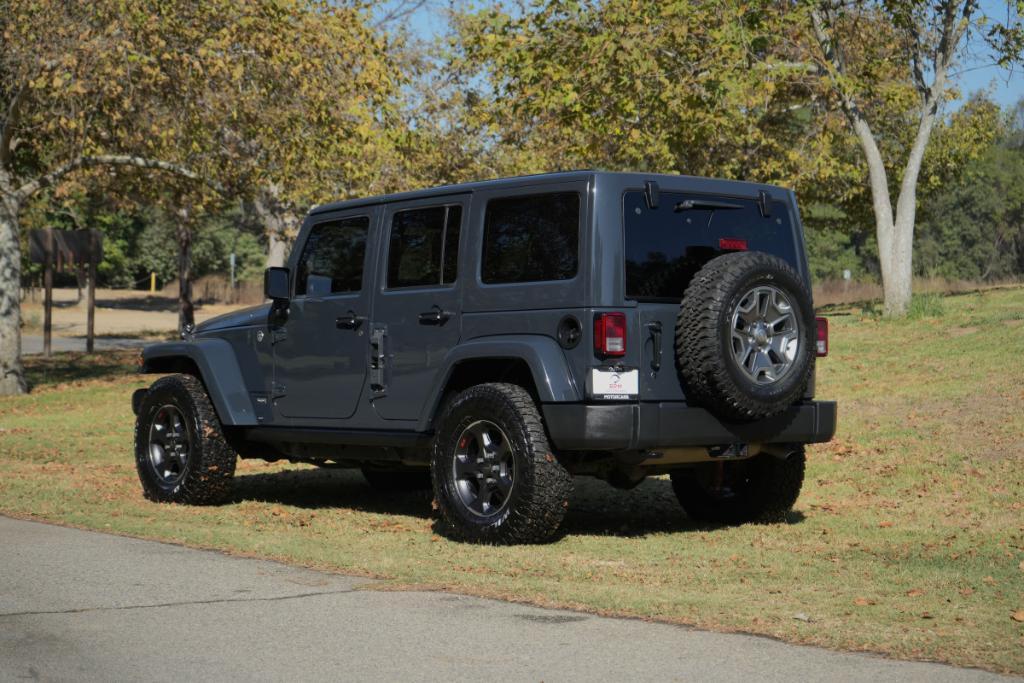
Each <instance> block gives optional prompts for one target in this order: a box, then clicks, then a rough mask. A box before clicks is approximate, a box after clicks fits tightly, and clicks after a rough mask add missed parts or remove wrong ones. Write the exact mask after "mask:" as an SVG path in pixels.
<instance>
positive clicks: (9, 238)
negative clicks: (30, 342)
mask: <svg viewBox="0 0 1024 683" xmlns="http://www.w3.org/2000/svg"><path fill="white" fill-rule="evenodd" d="M0 191H3V190H0ZM19 208H20V207H19V206H18V204H17V203H16V202H14V201H12V200H11V199H9V198H8V197H3V196H0V396H7V395H11V394H23V393H25V391H26V390H27V386H26V384H25V372H24V369H23V368H22V365H21V300H20V298H19V296H18V295H19V292H20V290H21V249H20V248H19V244H18V213H19V212H18V209H19Z"/></svg>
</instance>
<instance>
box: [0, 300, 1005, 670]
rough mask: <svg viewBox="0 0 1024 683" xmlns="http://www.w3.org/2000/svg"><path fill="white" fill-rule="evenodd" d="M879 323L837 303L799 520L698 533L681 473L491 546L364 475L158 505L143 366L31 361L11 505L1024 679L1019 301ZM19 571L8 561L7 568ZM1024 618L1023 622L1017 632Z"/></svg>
mask: <svg viewBox="0 0 1024 683" xmlns="http://www.w3.org/2000/svg"><path fill="white" fill-rule="evenodd" d="M915 310H916V311H917V313H918V314H919V317H917V318H915V319H912V320H906V321H899V322H889V321H883V320H880V319H878V318H877V317H874V316H873V315H870V314H866V313H864V312H863V311H861V310H859V309H856V308H853V309H849V308H847V309H838V310H835V311H832V312H831V316H832V317H831V323H832V335H831V336H832V354H831V356H830V357H829V358H827V359H825V360H824V361H822V362H821V363H820V365H819V371H818V394H819V396H821V397H822V398H834V399H837V400H839V401H840V427H839V433H838V435H837V437H836V440H835V441H834V442H833V443H831V444H826V445H821V446H817V447H814V448H812V449H811V451H810V454H809V463H808V470H807V481H806V483H805V486H804V492H803V495H802V496H801V498H800V500H799V501H798V503H797V506H796V508H795V510H794V513H793V514H792V516H791V518H790V521H789V523H788V524H782V525H774V526H756V525H751V526H744V527H739V528H710V527H701V526H695V525H693V524H691V523H690V522H688V521H687V519H686V518H685V516H684V515H683V513H682V512H681V510H680V508H679V506H678V504H677V503H676V501H675V499H674V498H673V496H672V492H671V489H670V488H669V483H668V481H667V480H665V479H653V480H649V481H647V482H645V483H644V484H643V485H642V486H641V487H639V488H638V489H635V490H633V491H629V492H622V491H616V490H613V489H611V488H610V487H608V486H607V485H605V484H603V483H601V482H597V481H592V480H585V479H578V480H577V491H576V494H575V496H574V498H573V500H572V501H571V510H570V513H569V516H568V518H567V520H566V523H565V529H566V535H565V536H564V538H562V539H561V540H559V541H558V542H556V543H553V544H551V545H547V546H541V547H510V548H495V547H476V546H470V545H463V544H458V543H454V542H450V541H448V540H446V539H444V538H441V537H439V536H437V535H436V534H435V533H434V532H433V528H432V518H431V506H430V500H429V496H423V495H419V496H418V495H410V496H404V497H390V496H387V495H383V494H377V493H374V492H373V491H372V490H371V489H370V488H369V487H368V486H367V485H366V484H365V483H364V482H363V480H362V478H361V477H360V475H358V474H355V473H348V472H339V471H320V470H317V469H315V468H309V467H301V466H287V467H285V466H280V465H269V464H264V463H256V462H249V461H243V462H241V463H240V466H239V470H238V476H237V479H236V485H235V489H234V490H235V496H234V499H233V501H232V502H231V503H229V504H227V505H223V506H219V507H212V508H194V507H178V506H171V505H157V504H154V503H150V502H147V501H146V500H144V499H143V498H142V495H141V493H140V487H139V483H138V480H137V478H136V475H135V469H134V463H133V458H132V426H133V417H132V415H131V409H130V407H129V396H130V394H131V392H132V390H133V389H135V388H136V387H140V386H143V385H144V383H145V379H144V378H141V377H138V376H135V375H133V374H131V371H132V370H133V369H134V355H133V354H103V355H99V356H96V357H93V358H86V357H83V356H78V355H63V356H59V357H56V358H54V359H52V360H50V361H44V360H42V359H31V360H30V361H29V370H30V379H31V381H32V383H33V384H34V389H33V391H32V393H31V394H30V395H28V396H23V397H17V398H13V397H5V398H0V512H4V513H8V514H11V515H16V516H25V517H34V518H39V519H46V520H51V521H54V522H59V523H64V524H73V525H77V526H82V527H88V528H94V529H99V530H104V531H111V532H116V533H124V534H130V535H133V536H141V537H145V538H154V539H160V540H167V541H172V542H176V543H184V544H188V545H193V546H200V547H209V548H219V549H223V550H227V551H230V552H233V553H238V554H245V555H258V556H261V557H269V558H276V559H280V560H283V561H286V562H291V563H296V564H301V565H306V566H311V567H318V568H323V569H333V570H338V571H343V572H346V573H354V574H364V575H367V576H375V577H383V578H388V579H390V581H389V582H388V583H386V584H384V588H403V587H409V586H415V587H430V588H437V589H445V590H454V591H460V592H465V593H472V594H476V595H484V596H491V597H498V598H505V599H511V600H518V601H526V602H531V603H535V604H539V605H552V606H554V605H557V606H563V607H570V608H577V609H582V610H587V611H592V612H598V613H603V614H618V615H631V616H638V617H643V618H650V619H657V620H661V621H669V622H676V623H683V624H692V625H695V626H699V627H702V628H709V629H720V630H736V631H745V632H750V633H758V634H765V635H770V636H775V637H778V638H782V639H784V640H787V641H792V642H800V643H812V644H817V645H823V646H826V647H831V648H841V649H849V650H868V651H875V652H882V653H887V654H890V655H893V656H897V657H903V658H913V659H929V660H939V661H945V662H950V663H953V664H959V665H970V666H979V667H984V668H986V669H991V670H995V671H1010V672H1017V673H1024V623H1022V622H1021V621H1019V619H1024V383H1022V379H1024V341H1022V336H1024V289H1020V288H1017V289H998V290H988V291H984V292H980V293H977V294H965V295H959V296H955V297H949V298H945V299H937V300H932V301H929V302H926V305H922V306H919V307H917V308H916V309H915ZM0 571H2V564H0ZM1015 616H1016V618H1015Z"/></svg>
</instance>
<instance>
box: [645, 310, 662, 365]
mask: <svg viewBox="0 0 1024 683" xmlns="http://www.w3.org/2000/svg"><path fill="white" fill-rule="evenodd" d="M647 329H649V330H650V331H651V346H652V347H653V348H652V349H651V351H652V354H651V369H652V370H654V371H655V372H657V371H658V370H661V321H660V320H652V321H651V322H649V323H647Z"/></svg>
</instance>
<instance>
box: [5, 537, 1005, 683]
mask: <svg viewBox="0 0 1024 683" xmlns="http://www.w3.org/2000/svg"><path fill="white" fill-rule="evenodd" d="M369 585H372V582H370V581H367V580H366V579H359V578H352V577H347V576H340V575H337V574H326V573H321V572H314V571H309V570H305V569H296V568H293V567H288V566H285V565H281V564H277V563H274V562H267V561H262V560H247V559H239V558H232V557H228V556H226V555H222V554H220V553H215V552H204V551H198V550H190V549H187V548H181V547H178V546H173V545H166V544H162V543H153V542H149V541H139V540H134V539H127V538H121V537H116V536H108V535H104V534H98V533H93V532H87V531H78V530H75V529H65V528H61V527H55V526H49V525H44V524H39V523H35V522H25V521H18V520H12V519H8V518H5V517H0V681H11V680H21V679H37V680H39V679H41V680H75V681H82V680H153V681H180V680H247V681H248V680H327V679H332V680H339V679H340V680H360V681H364V680H365V681H393V680H401V681H420V680H445V681H451V680H454V681H460V680H466V681H469V680H473V681H481V680H486V679H493V680H503V681H504V680H509V681H541V680H546V681H574V680H578V681H603V680H621V681H625V680H628V681H636V680H656V681H677V680H702V681H709V680H722V681H747V680H758V681H793V680H801V681H808V680H820V681H831V680H844V681H870V682H871V683H881V682H883V681H929V683H931V682H935V681H958V682H963V681H997V680H1009V679H1002V678H1000V677H997V676H993V675H991V674H987V673H984V672H980V671H975V670H962V669H954V668H951V667H945V666H939V665H933V664H920V663H908V662H896V661H891V660H886V659H882V658H880V657H872V656H867V655H855V654H842V653H836V652H829V651H827V650H820V649H816V648H809V647H798V646H793V645H786V644H783V643H779V642H776V641H773V640H769V639H767V638H757V637H752V636H743V635H729V634H717V633H707V632H702V631H696V630H693V629H686V628H680V627H675V626H669V625H663V624H648V623H644V622H640V621H631V620H624V619H607V618H602V617H596V616H589V615H584V614H576V613H572V612H563V611H554V610H543V609H538V608H533V607H525V606H522V605H513V604H508V603H502V602H495V601H491V600H481V599H477V598H468V597H462V596H457V595H447V594H443V593H397V592H383V591H374V590H360V588H361V587H362V588H365V587H367V586H369Z"/></svg>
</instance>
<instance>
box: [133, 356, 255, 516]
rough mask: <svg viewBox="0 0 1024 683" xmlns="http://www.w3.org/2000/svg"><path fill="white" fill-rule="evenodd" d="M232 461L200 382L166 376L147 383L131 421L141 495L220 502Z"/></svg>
mask: <svg viewBox="0 0 1024 683" xmlns="http://www.w3.org/2000/svg"><path fill="white" fill-rule="evenodd" d="M236 460H237V455H236V453H235V451H234V450H232V448H231V446H230V445H228V442H227V440H226V439H225V438H224V431H223V429H222V428H221V425H220V420H218V419H217V413H216V411H214V409H213V404H211V403H210V399H209V397H208V396H207V394H206V389H205V388H204V387H203V383H202V382H200V381H199V380H198V379H196V378H195V377H193V376H192V375H170V376H168V377H163V378H161V379H158V380H157V381H156V382H154V383H153V386H151V387H150V388H149V391H147V392H146V395H145V396H144V397H143V398H142V401H141V402H140V405H139V415H138V418H137V419H136V422H135V467H136V469H137V471H138V474H139V480H140V481H141V482H142V492H143V494H145V496H146V498H149V499H150V500H154V501H157V502H165V503H188V504H193V505H194V504H210V503H218V502H221V501H222V500H224V499H225V498H226V497H227V495H228V493H229V491H230V485H231V478H232V477H233V476H234V474H235V462H236Z"/></svg>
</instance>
